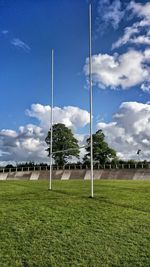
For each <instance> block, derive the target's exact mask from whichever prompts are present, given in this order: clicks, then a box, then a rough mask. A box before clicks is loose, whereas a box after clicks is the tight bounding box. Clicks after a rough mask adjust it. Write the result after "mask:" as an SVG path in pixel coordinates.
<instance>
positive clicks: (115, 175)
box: [0, 169, 150, 181]
mask: <svg viewBox="0 0 150 267" xmlns="http://www.w3.org/2000/svg"><path fill="white" fill-rule="evenodd" d="M42 179H43V180H44V179H49V171H46V170H43V171H18V172H8V173H0V180H3V181H4V180H32V181H36V180H42ZM52 179H58V180H73V179H83V180H89V179H90V170H53V173H52ZM94 179H95V180H96V179H119V180H150V169H110V170H109V169H107V170H106V169H103V170H94Z"/></svg>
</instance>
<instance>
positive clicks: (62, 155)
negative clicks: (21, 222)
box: [5, 123, 149, 168]
mask: <svg viewBox="0 0 150 267" xmlns="http://www.w3.org/2000/svg"><path fill="white" fill-rule="evenodd" d="M50 136H51V130H49V131H48V133H47V136H46V138H45V142H46V144H47V146H48V148H47V149H46V151H47V152H48V156H50ZM90 145H91V140H90V138H89V137H88V138H87V139H86V143H85V155H84V156H83V159H82V161H80V147H79V144H78V140H77V139H76V138H75V136H74V135H73V133H72V131H71V129H69V128H68V127H66V126H65V125H64V124H62V123H57V124H54V125H53V161H54V164H56V165H59V166H64V165H65V164H67V163H68V162H70V163H73V162H77V163H78V164H85V165H90ZM93 160H94V164H101V165H104V164H107V163H111V164H126V163H127V164H135V163H144V164H147V163H149V162H147V161H140V160H139V161H134V160H127V161H125V160H120V159H119V158H118V157H117V153H116V151H115V150H114V149H113V148H111V147H109V145H108V143H107V142H106V140H105V135H104V133H103V132H102V130H98V131H96V133H94V134H93ZM16 165H17V167H36V166H37V167H38V166H43V167H44V166H48V164H47V163H34V162H33V161H29V162H26V163H17V164H16ZM13 167H14V166H13V165H12V164H8V165H7V166H5V168H13Z"/></svg>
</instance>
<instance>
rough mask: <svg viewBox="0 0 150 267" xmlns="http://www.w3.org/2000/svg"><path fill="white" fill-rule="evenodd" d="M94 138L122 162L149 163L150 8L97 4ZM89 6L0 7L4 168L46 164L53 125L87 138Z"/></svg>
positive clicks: (0, 157)
mask: <svg viewBox="0 0 150 267" xmlns="http://www.w3.org/2000/svg"><path fill="white" fill-rule="evenodd" d="M91 3H92V23H93V25H92V62H93V120H94V131H96V130H97V129H102V130H103V132H104V133H105V136H106V140H107V141H108V143H109V145H110V146H111V147H113V148H114V149H116V150H117V153H118V156H119V157H121V158H133V159H136V158H137V154H136V152H137V150H138V149H141V158H142V159H149V160H150V102H149V101H150V3H149V2H148V1H145V0H139V1H129V0H127V1H121V0H93V1H91ZM88 4H89V2H88V1H87V0H63V1H61V0H52V1H49V0H36V1H35V0H22V1H20V0H15V1H9V0H5V1H4V0H0V89H1V105H0V165H4V164H7V163H9V162H14V163H15V162H22V161H29V160H33V161H37V162H46V161H47V154H46V152H45V148H46V145H45V141H44V139H45V137H46V134H47V131H48V128H49V121H50V100H51V99H50V89H51V88H50V84H51V76H50V73H51V49H52V48H54V50H55V51H54V53H55V66H54V74H55V77H54V106H55V107H54V122H55V123H57V122H62V123H65V124H66V126H68V127H70V128H71V129H72V131H73V132H74V134H75V136H76V137H77V138H78V140H79V141H80V144H82V143H83V142H84V139H85V136H87V135H88V134H89V89H88V51H89V47H88Z"/></svg>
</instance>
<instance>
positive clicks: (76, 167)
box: [0, 163, 150, 173]
mask: <svg viewBox="0 0 150 267" xmlns="http://www.w3.org/2000/svg"><path fill="white" fill-rule="evenodd" d="M85 169H86V170H88V169H90V166H89V165H85V164H83V165H82V164H81V165H79V164H66V165H64V166H58V165H53V170H85ZM94 169H95V170H100V169H150V164H149V163H146V164H144V163H136V164H104V165H100V164H95V165H94ZM48 170H49V166H33V167H15V168H0V173H11V172H25V171H27V172H31V171H48Z"/></svg>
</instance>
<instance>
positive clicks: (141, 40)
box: [112, 1, 150, 49]
mask: <svg viewBox="0 0 150 267" xmlns="http://www.w3.org/2000/svg"><path fill="white" fill-rule="evenodd" d="M129 11H131V12H132V15H133V16H134V20H135V19H136V20H137V21H136V22H134V23H133V24H132V25H131V26H130V27H126V28H125V30H124V35H123V36H122V37H120V38H119V40H118V41H116V42H115V43H114V44H113V45H112V49H114V48H118V47H120V46H122V45H125V44H128V43H129V44H137V45H149V44H150V37H149V32H150V3H149V2H147V3H145V4H141V3H136V2H134V1H131V2H130V3H129V5H128V6H127V8H126V13H127V12H129ZM139 19H140V20H139ZM143 31H144V33H143Z"/></svg>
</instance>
